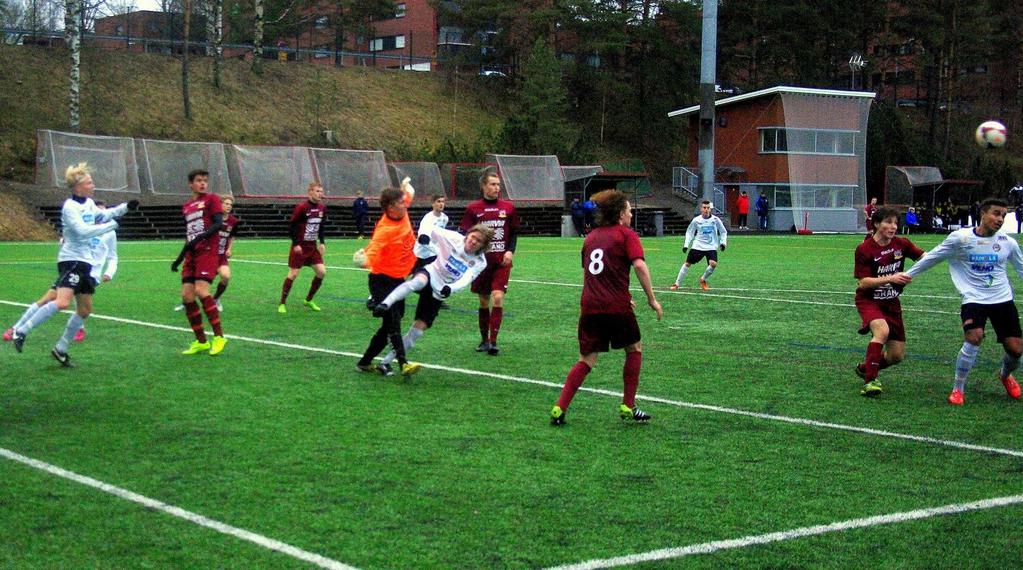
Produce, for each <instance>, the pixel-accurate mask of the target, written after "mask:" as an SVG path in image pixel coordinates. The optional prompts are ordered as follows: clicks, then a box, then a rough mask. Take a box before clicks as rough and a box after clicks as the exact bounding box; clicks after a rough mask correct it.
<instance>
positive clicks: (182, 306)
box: [174, 304, 185, 311]
mask: <svg viewBox="0 0 1023 570" xmlns="http://www.w3.org/2000/svg"><path fill="white" fill-rule="evenodd" d="M174 310H175V311H184V310H185V305H183V304H182V305H177V306H176V307H174Z"/></svg>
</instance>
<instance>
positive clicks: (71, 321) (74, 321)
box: [55, 313, 85, 353]
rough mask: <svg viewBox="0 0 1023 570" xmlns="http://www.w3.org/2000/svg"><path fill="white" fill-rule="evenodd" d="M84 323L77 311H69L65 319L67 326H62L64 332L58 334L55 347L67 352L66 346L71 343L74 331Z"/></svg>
mask: <svg viewBox="0 0 1023 570" xmlns="http://www.w3.org/2000/svg"><path fill="white" fill-rule="evenodd" d="M84 325H85V319H83V318H82V317H80V316H78V313H71V317H70V318H68V320H67V326H66V327H64V334H62V335H61V336H60V340H58V341H57V346H56V347H55V348H56V349H57V350H58V351H60V352H64V353H66V352H67V347H68V346H70V345H71V340H72V339H74V338H75V333H77V332H78V329H80V328H82V326H84Z"/></svg>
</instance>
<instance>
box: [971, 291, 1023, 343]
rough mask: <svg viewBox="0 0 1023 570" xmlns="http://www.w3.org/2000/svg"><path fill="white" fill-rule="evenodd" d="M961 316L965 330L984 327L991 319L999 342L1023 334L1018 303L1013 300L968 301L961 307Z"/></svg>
mask: <svg viewBox="0 0 1023 570" xmlns="http://www.w3.org/2000/svg"><path fill="white" fill-rule="evenodd" d="M959 316H960V318H962V320H963V331H964V332H965V331H968V330H972V329H983V328H984V325H986V324H987V321H988V319H991V327H992V328H994V329H995V334H996V335H998V342H1005V339H1007V338H1019V337H1021V336H1023V331H1021V330H1020V327H1019V311H1017V310H1016V303H1015V302H1013V301H1006V302H1004V303H996V304H994V305H982V304H980V303H966V304H965V305H963V306H962V307H960V308H959Z"/></svg>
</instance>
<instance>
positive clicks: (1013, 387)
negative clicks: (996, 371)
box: [999, 374, 1020, 400]
mask: <svg viewBox="0 0 1023 570" xmlns="http://www.w3.org/2000/svg"><path fill="white" fill-rule="evenodd" d="M999 380H1001V381H1002V386H1005V393H1006V394H1008V395H1009V397H1010V398H1012V399H1013V400H1018V399H1019V396H1020V389H1019V383H1018V382H1016V378H1014V377H1013V376H1012V374H1009V375H1008V376H1006V377H1005V378H1002V377H1001V376H999Z"/></svg>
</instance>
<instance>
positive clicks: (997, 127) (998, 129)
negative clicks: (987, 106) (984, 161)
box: [973, 121, 1006, 148]
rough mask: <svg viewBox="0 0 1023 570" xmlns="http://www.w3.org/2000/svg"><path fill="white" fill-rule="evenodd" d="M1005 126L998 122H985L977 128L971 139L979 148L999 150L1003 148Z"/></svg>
mask: <svg viewBox="0 0 1023 570" xmlns="http://www.w3.org/2000/svg"><path fill="white" fill-rule="evenodd" d="M1005 137H1006V134H1005V125H1003V124H1001V123H999V122H998V121H987V122H984V123H981V124H980V126H979V127H977V132H975V133H974V134H973V138H974V139H975V140H976V141H977V144H979V145H980V146H981V148H1000V147H1003V146H1005Z"/></svg>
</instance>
